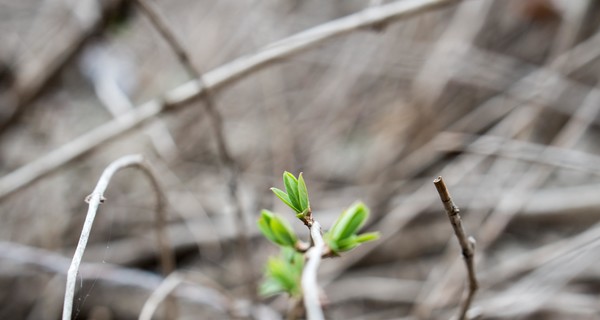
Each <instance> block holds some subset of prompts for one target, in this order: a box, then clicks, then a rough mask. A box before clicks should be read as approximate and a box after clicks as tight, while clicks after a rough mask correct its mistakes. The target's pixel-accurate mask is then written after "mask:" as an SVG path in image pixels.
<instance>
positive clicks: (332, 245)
mask: <svg viewBox="0 0 600 320" xmlns="http://www.w3.org/2000/svg"><path fill="white" fill-rule="evenodd" d="M323 241H325V243H326V244H327V246H328V247H329V248H330V249H331V250H332V251H333V252H338V251H340V250H339V248H338V245H337V241H335V240H333V239H332V238H331V232H325V234H323Z"/></svg>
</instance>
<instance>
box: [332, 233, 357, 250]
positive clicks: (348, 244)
mask: <svg viewBox="0 0 600 320" xmlns="http://www.w3.org/2000/svg"><path fill="white" fill-rule="evenodd" d="M356 238H357V237H356V235H352V236H350V237H347V238H344V239H341V240H338V241H337V243H336V245H337V247H338V251H339V252H343V251H348V250H351V249H354V248H356V247H358V245H359V244H360V243H359V242H357V241H356Z"/></svg>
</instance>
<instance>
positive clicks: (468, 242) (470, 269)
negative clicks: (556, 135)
mask: <svg viewBox="0 0 600 320" xmlns="http://www.w3.org/2000/svg"><path fill="white" fill-rule="evenodd" d="M433 184H434V185H435V188H436V189H437V191H438V193H439V194H440V199H441V200H442V203H443V204H444V208H445V209H446V213H447V214H448V218H449V219H450V224H452V228H453V229H454V234H456V238H457V239H458V243H459V244H460V247H461V249H462V255H463V258H464V260H465V265H466V267H467V273H468V278H469V288H468V291H467V295H466V296H465V298H464V300H463V302H462V304H461V306H460V310H459V312H458V319H459V320H464V319H466V315H467V311H468V310H469V307H470V306H471V302H472V301H473V297H474V296H475V292H477V289H478V287H479V284H478V283H477V276H476V275H475V261H474V258H473V257H474V256H475V239H474V238H473V237H469V236H467V234H466V233H465V230H464V229H463V227H462V223H461V220H460V215H459V212H460V210H459V209H458V207H457V206H456V205H455V204H454V201H452V197H450V192H449V191H448V188H447V187H446V184H445V183H444V180H443V179H442V177H437V179H435V180H433Z"/></svg>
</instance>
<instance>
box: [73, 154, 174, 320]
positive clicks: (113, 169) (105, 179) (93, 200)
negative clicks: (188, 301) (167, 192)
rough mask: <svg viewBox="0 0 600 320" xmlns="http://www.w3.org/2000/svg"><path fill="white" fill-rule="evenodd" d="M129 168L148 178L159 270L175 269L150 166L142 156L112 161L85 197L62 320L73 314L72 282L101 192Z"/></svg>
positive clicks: (101, 200) (160, 193) (159, 193)
mask: <svg viewBox="0 0 600 320" xmlns="http://www.w3.org/2000/svg"><path fill="white" fill-rule="evenodd" d="M129 167H136V168H138V169H140V170H142V172H143V173H144V174H145V175H146V176H147V177H148V178H149V179H150V182H151V184H152V188H153V189H154V192H155V197H156V200H157V210H156V227H157V230H156V231H157V238H158V245H159V248H160V251H161V268H162V271H163V273H164V274H165V275H166V274H168V273H170V272H172V271H173V269H174V268H175V262H174V257H173V253H172V251H171V248H170V246H169V244H168V240H167V237H166V235H165V234H164V232H163V230H164V225H165V220H166V217H165V210H164V208H165V203H164V201H165V197H164V194H163V191H162V189H161V187H160V185H159V184H158V181H157V180H156V178H155V177H154V173H153V172H152V170H151V168H150V166H149V165H148V164H147V163H146V162H145V160H144V158H143V157H142V156H141V155H130V156H125V157H122V158H120V159H118V160H116V161H114V162H112V163H111V164H110V165H109V166H108V167H107V168H106V169H105V170H104V172H103V173H102V175H101V176H100V179H99V180H98V183H97V184H96V187H95V188H94V191H92V193H91V194H90V195H89V196H88V197H87V198H86V202H88V203H89V207H88V212H87V215H86V217H85V222H84V225H83V228H82V231H81V236H80V238H79V243H78V244H77V248H76V249H75V254H74V255H73V260H72V261H71V265H70V267H69V271H68V273H67V284H66V291H65V299H64V304H63V316H62V318H63V320H70V319H71V313H72V311H73V297H74V296H75V283H76V281H77V273H78V272H79V266H80V265H81V260H82V259H83V254H84V252H85V248H86V246H87V242H88V239H89V237H90V233H91V231H92V225H93V224H94V219H95V217H96V212H97V211H98V207H99V206H100V204H101V203H104V201H105V198H104V192H105V191H106V189H107V187H108V184H109V182H110V180H111V179H112V177H113V176H114V175H115V174H116V173H117V172H118V171H120V170H122V169H125V168H129Z"/></svg>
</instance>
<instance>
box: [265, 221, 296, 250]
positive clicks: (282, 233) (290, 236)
mask: <svg viewBox="0 0 600 320" xmlns="http://www.w3.org/2000/svg"><path fill="white" fill-rule="evenodd" d="M269 227H270V228H271V232H272V233H273V235H274V236H275V238H276V239H277V243H278V244H280V245H282V246H289V247H293V246H294V245H295V244H296V241H297V238H296V234H295V233H294V231H293V230H292V228H291V227H290V225H289V224H288V222H287V221H286V220H284V219H282V218H281V217H279V216H273V219H271V222H270V223H269Z"/></svg>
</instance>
